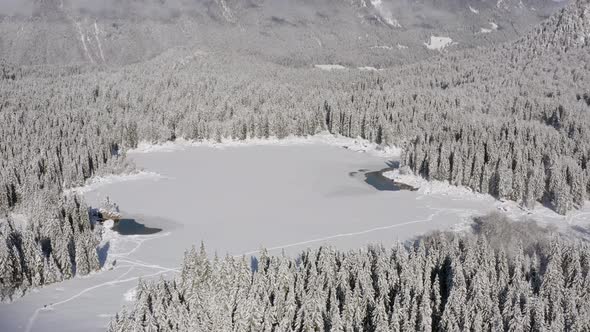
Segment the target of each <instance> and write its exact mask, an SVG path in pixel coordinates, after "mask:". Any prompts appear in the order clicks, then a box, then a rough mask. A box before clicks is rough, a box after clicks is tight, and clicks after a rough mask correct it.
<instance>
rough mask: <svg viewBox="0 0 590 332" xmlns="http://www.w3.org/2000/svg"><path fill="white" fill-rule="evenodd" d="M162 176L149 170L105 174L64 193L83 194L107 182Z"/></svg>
mask: <svg viewBox="0 0 590 332" xmlns="http://www.w3.org/2000/svg"><path fill="white" fill-rule="evenodd" d="M162 178H163V177H162V176H161V175H160V174H157V173H154V172H149V171H137V172H134V173H129V174H117V175H106V176H98V177H93V178H90V179H88V180H87V181H86V184H85V185H84V186H81V187H74V188H70V189H68V190H66V194H69V193H72V194H85V193H87V192H90V191H93V190H96V189H98V188H100V187H104V186H107V185H109V184H113V183H118V182H127V181H137V180H155V181H157V180H160V179H162Z"/></svg>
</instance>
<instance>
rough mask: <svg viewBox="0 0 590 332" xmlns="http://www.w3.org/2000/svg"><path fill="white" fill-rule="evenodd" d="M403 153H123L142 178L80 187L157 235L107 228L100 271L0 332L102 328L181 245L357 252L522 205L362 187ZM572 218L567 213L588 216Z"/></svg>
mask: <svg viewBox="0 0 590 332" xmlns="http://www.w3.org/2000/svg"><path fill="white" fill-rule="evenodd" d="M327 143H328V144H327ZM342 146H346V147H347V148H343V147H342ZM398 152H399V151H397V150H396V149H385V150H377V149H375V146H374V145H372V144H366V143H363V142H361V141H352V140H346V139H336V140H329V139H325V138H321V137H320V138H314V139H292V140H287V141H253V142H250V143H248V144H242V143H232V142H227V143H225V144H201V143H199V144H192V143H190V142H186V141H180V142H178V143H175V144H167V145H164V146H157V147H154V146H148V145H142V146H140V148H139V149H137V150H136V151H135V152H131V153H130V154H129V156H130V157H131V158H132V159H133V160H134V161H135V162H136V164H137V165H138V166H139V167H141V168H143V169H145V172H144V173H140V174H142V175H133V176H132V177H131V179H126V181H123V180H124V177H119V178H117V177H110V178H109V180H108V181H97V180H94V181H91V182H90V188H89V189H90V190H81V191H80V192H82V193H84V194H85V197H86V198H87V200H88V201H89V202H90V203H92V204H94V205H97V204H98V203H100V202H101V201H102V199H103V198H104V196H105V195H108V196H109V197H110V199H111V200H112V201H113V202H116V203H117V204H119V206H120V207H121V210H122V211H121V212H122V214H123V216H124V218H133V219H135V220H136V222H137V223H141V224H144V225H145V226H146V227H150V228H159V229H161V231H160V232H157V233H152V234H149V235H126V236H124V235H120V234H119V233H116V232H115V231H114V230H110V229H108V230H105V234H104V240H103V244H102V245H103V248H101V250H100V251H101V253H102V257H103V259H106V262H105V267H104V269H103V270H102V271H100V272H97V273H94V274H92V275H90V276H87V277H83V278H75V279H73V280H69V281H65V282H62V283H58V284H53V285H49V286H46V287H43V288H41V289H39V290H36V291H33V292H30V293H29V294H27V295H26V296H24V297H23V298H20V299H17V300H16V301H14V302H13V303H10V304H0V322H1V327H2V328H1V330H2V331H62V332H65V331H85V332H90V331H104V329H105V328H106V327H107V325H108V323H109V321H110V320H111V318H112V315H114V314H115V313H116V312H117V311H119V310H120V309H121V307H122V306H123V305H125V304H129V303H130V301H132V300H133V294H134V292H135V291H134V287H135V286H136V284H137V281H138V279H139V278H140V277H141V278H158V277H172V276H173V275H174V274H175V273H177V272H178V268H179V266H180V263H181V260H182V258H183V252H184V250H185V249H187V248H189V247H190V246H191V245H196V246H198V245H199V244H200V242H201V241H204V242H205V244H206V247H207V249H208V251H209V253H210V254H214V253H217V254H219V255H226V254H229V255H240V256H241V255H253V254H256V253H257V251H258V249H259V248H262V247H265V248H268V249H269V250H270V252H271V253H272V254H280V253H281V251H283V250H284V251H285V252H286V253H287V254H291V255H292V254H296V253H298V252H300V251H301V250H303V249H305V248H306V247H317V246H320V245H332V246H335V247H337V248H340V249H356V248H360V247H364V246H366V245H367V244H369V243H383V244H384V245H392V244H394V243H395V242H396V241H398V240H404V239H408V238H411V237H414V236H416V235H418V234H422V233H424V232H427V231H431V230H435V229H463V228H465V227H466V225H468V222H469V220H470V216H472V215H474V214H484V213H486V212H488V211H490V210H495V209H497V208H506V209H507V210H510V209H512V210H515V209H517V208H516V207H514V206H512V205H510V204H508V205H507V203H502V202H496V201H495V200H493V199H492V198H490V197H489V196H485V195H476V194H473V193H471V192H470V191H469V190H467V189H456V190H454V189H450V188H451V187H449V186H448V185H445V184H441V183H438V184H436V183H435V184H433V185H432V186H427V185H425V184H422V185H424V188H421V189H420V190H418V191H413V192H412V191H379V190H377V189H375V188H374V187H372V186H370V185H369V184H367V183H365V182H364V174H365V173H366V170H371V171H372V170H381V169H383V168H386V167H387V166H388V165H387V162H389V161H391V160H392V159H394V158H393V157H394V156H395V155H396V153H398ZM388 156H390V157H388ZM158 174H159V176H156V175H158ZM393 176H395V174H394V175H393ZM116 179H119V180H120V181H115V180H116ZM96 183H100V184H101V185H100V186H97V185H96ZM542 212H543V213H546V211H544V210H543V211H542ZM576 213H578V214H576V215H575V217H572V218H574V219H575V218H577V219H580V220H581V219H586V220H588V219H587V218H588V215H590V212H576ZM582 213H585V214H582ZM542 215H544V214H541V216H542ZM553 215H554V216H556V215H555V214H553ZM547 216H550V215H549V214H547ZM551 218H553V217H551ZM556 218H557V217H556ZM562 218H563V217H562ZM577 219H576V220H577ZM576 220H570V222H575V221H576ZM105 255H106V257H105Z"/></svg>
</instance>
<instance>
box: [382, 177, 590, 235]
mask: <svg viewBox="0 0 590 332" xmlns="http://www.w3.org/2000/svg"><path fill="white" fill-rule="evenodd" d="M403 173H404V172H400V170H399V169H396V170H392V171H387V172H384V173H383V175H384V176H385V177H387V178H389V179H392V180H394V181H396V182H400V183H404V184H407V185H409V186H412V187H414V188H417V189H418V190H417V191H416V192H417V193H418V197H417V198H416V199H417V200H422V199H425V198H426V197H444V196H446V197H449V198H450V199H451V200H463V201H467V200H472V201H474V200H475V201H489V200H490V199H493V198H492V197H491V196H490V195H487V194H481V193H477V192H474V191H473V190H471V189H470V188H467V187H464V186H453V185H451V184H449V183H448V182H443V181H436V180H435V181H427V180H426V179H424V178H422V177H419V176H416V175H413V174H403ZM492 206H493V207H494V208H495V209H496V210H498V211H500V212H502V213H504V214H506V215H507V216H508V217H510V218H512V219H513V220H521V219H523V218H530V219H534V220H536V221H538V222H539V223H540V224H553V225H557V226H568V225H579V224H587V223H588V222H589V221H590V217H588V216H590V208H589V207H590V202H587V203H586V208H584V209H583V210H574V211H570V212H569V213H568V214H567V215H565V216H562V215H559V214H557V213H555V212H554V211H553V210H551V209H549V208H548V207H546V206H543V205H541V204H540V203H538V204H536V206H535V207H534V208H533V209H527V208H525V207H522V206H521V205H520V204H519V203H517V202H514V201H510V200H493V203H492ZM468 224H469V223H467V225H468ZM578 235H580V234H578Z"/></svg>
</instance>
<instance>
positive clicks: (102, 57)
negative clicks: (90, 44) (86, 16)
mask: <svg viewBox="0 0 590 332" xmlns="http://www.w3.org/2000/svg"><path fill="white" fill-rule="evenodd" d="M99 34H100V30H99V29H98V24H97V23H96V21H94V38H95V39H96V43H97V44H98V51H99V53H100V58H101V59H102V62H105V59H104V53H103V52H102V44H101V43H100V37H99V36H98V35H99Z"/></svg>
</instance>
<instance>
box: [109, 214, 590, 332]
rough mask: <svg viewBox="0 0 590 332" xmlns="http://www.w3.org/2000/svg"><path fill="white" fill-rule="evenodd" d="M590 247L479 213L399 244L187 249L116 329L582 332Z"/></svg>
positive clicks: (148, 285) (588, 325)
mask: <svg viewBox="0 0 590 332" xmlns="http://www.w3.org/2000/svg"><path fill="white" fill-rule="evenodd" d="M589 271H590V248H589V247H588V244H587V243H585V242H575V241H572V240H571V239H564V238H561V237H560V236H559V235H557V234H555V233H552V232H551V230H547V229H543V228H539V227H538V226H536V225H535V224H534V223H512V222H511V221H509V220H505V219H504V218H503V217H501V216H499V215H489V216H486V217H481V218H478V219H477V221H476V223H475V232H474V234H467V235H466V234H464V235H457V234H455V233H450V234H449V233H438V234H433V235H429V236H426V237H424V238H420V239H418V240H416V241H414V242H411V243H408V244H407V245H401V244H400V245H398V246H397V247H393V248H384V247H382V246H370V247H368V248H367V249H363V250H358V251H348V252H341V251H338V250H335V249H333V248H319V249H317V250H306V251H304V252H303V253H301V255H300V256H298V257H297V258H296V259H293V258H289V257H287V256H269V255H268V254H266V253H265V252H262V253H261V254H260V257H259V259H257V260H253V261H247V260H246V257H231V256H227V257H215V258H214V259H208V258H207V255H206V253H205V249H204V247H202V248H201V249H200V250H199V251H197V250H195V248H194V247H193V248H192V249H191V250H189V251H187V252H186V254H185V259H184V265H183V268H182V271H181V273H180V275H179V277H178V278H176V279H173V280H160V281H155V282H145V281H144V282H140V283H139V286H138V287H137V292H136V300H137V302H136V303H135V304H134V306H133V307H132V308H130V309H128V310H124V311H122V312H120V314H119V315H118V316H117V317H116V318H115V319H114V320H113V322H112V324H111V326H110V328H109V330H110V331H585V330H588V329H590V321H588V320H587V319H584V318H583V317H586V315H587V312H588V310H590V301H589V300H590V298H589V295H588V291H587V290H588V287H590V274H589Z"/></svg>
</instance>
